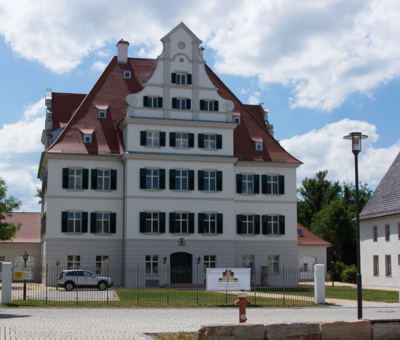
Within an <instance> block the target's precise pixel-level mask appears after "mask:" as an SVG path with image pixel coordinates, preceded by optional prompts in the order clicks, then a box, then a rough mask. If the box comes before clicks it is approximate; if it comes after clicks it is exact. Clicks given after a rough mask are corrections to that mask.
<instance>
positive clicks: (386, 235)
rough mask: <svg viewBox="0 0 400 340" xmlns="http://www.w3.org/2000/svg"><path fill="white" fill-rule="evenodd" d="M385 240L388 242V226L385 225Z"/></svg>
mask: <svg viewBox="0 0 400 340" xmlns="http://www.w3.org/2000/svg"><path fill="white" fill-rule="evenodd" d="M385 240H386V241H390V225H389V224H386V225H385Z"/></svg>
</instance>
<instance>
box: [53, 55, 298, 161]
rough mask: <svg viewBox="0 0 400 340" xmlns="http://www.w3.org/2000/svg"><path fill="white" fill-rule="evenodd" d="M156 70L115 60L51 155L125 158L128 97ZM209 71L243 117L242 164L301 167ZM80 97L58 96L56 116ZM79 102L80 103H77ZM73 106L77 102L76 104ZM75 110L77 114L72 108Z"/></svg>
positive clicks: (150, 62)
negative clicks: (87, 137)
mask: <svg viewBox="0 0 400 340" xmlns="http://www.w3.org/2000/svg"><path fill="white" fill-rule="evenodd" d="M156 66H157V60H155V59H138V58H128V63H127V64H118V63H117V57H114V58H113V59H112V60H111V62H110V63H109V65H108V66H107V67H106V69H105V70H104V72H103V74H102V75H101V76H100V78H99V79H98V81H97V82H96V84H95V85H94V87H93V88H92V90H91V91H90V93H89V94H88V95H87V96H85V95H79V96H81V97H80V99H81V100H82V102H81V104H80V106H79V109H78V110H77V112H76V113H75V115H74V116H73V117H72V118H71V119H70V120H69V123H68V125H67V126H66V127H65V129H64V130H63V132H62V133H61V134H60V136H59V137H58V138H57V140H56V141H55V142H54V143H53V144H52V145H51V146H50V147H49V148H48V149H47V150H46V152H55V153H60V152H63V153H89V154H120V153H122V152H123V143H122V142H123V141H122V133H121V131H120V130H117V129H116V126H117V124H118V122H119V121H120V120H121V119H122V118H123V117H125V116H126V112H127V104H126V102H125V98H126V96H127V95H128V94H130V93H137V92H139V91H141V90H142V89H143V86H142V84H143V82H144V80H145V79H146V78H148V77H149V76H150V75H152V74H153V72H154V70H155V68H156ZM122 69H123V70H131V71H132V77H131V79H124V77H123V74H122V72H121V70H122ZM206 72H207V74H208V75H209V77H210V79H211V81H212V82H213V83H214V85H215V86H216V87H217V88H218V93H219V94H220V95H221V96H222V97H223V98H225V99H228V100H231V101H233V102H234V103H235V108H234V112H233V113H234V114H240V115H241V124H240V125H239V126H238V127H237V128H236V130H235V132H234V155H235V156H236V157H238V158H239V160H242V161H272V162H288V163H297V164H298V163H301V162H300V161H299V160H297V159H296V158H294V157H293V156H291V155H290V154H289V153H288V152H286V151H285V150H284V149H283V148H282V146H281V145H280V144H279V143H278V142H277V141H276V140H275V139H274V138H273V137H272V136H271V135H270V134H269V132H268V131H267V130H266V127H265V124H264V118H263V116H262V112H261V110H260V109H259V107H258V106H257V105H243V104H242V103H241V102H240V100H239V99H238V98H236V96H235V95H234V94H233V93H232V92H231V91H230V90H229V89H228V88H227V87H226V85H225V84H224V83H223V82H222V81H221V80H220V79H219V78H218V76H217V75H216V74H215V73H214V72H213V71H212V70H211V69H210V68H209V67H208V66H206ZM77 96H78V95H71V97H70V98H69V96H68V95H67V94H57V95H56V96H55V97H53V98H54V104H53V116H54V120H56V116H57V115H58V109H57V108H58V107H61V106H62V104H60V103H58V101H60V100H61V99H62V100H63V102H67V103H69V104H70V105H69V107H68V109H66V108H64V109H62V119H61V118H60V119H59V120H60V121H65V119H66V118H67V117H66V116H67V113H68V111H69V114H70V111H72V110H74V109H73V108H72V107H75V108H76V106H77V102H78V101H79V98H78V97H77ZM75 100H76V101H75ZM72 103H74V104H73V105H72ZM100 106H108V109H107V118H106V119H98V118H97V111H96V107H100ZM257 107H258V109H257ZM71 108H72V109H71ZM86 129H94V133H93V136H92V143H90V144H85V143H83V139H82V135H81V133H80V131H84V130H86ZM254 141H262V142H263V145H264V147H263V151H256V150H255V146H254Z"/></svg>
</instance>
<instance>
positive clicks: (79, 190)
mask: <svg viewBox="0 0 400 340" xmlns="http://www.w3.org/2000/svg"><path fill="white" fill-rule="evenodd" d="M65 190H67V191H78V192H81V191H85V190H89V189H65Z"/></svg>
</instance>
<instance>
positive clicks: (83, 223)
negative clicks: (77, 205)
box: [82, 212, 88, 233]
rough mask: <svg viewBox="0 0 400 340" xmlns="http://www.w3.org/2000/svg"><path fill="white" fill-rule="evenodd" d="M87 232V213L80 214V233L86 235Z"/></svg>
mask: <svg viewBox="0 0 400 340" xmlns="http://www.w3.org/2000/svg"><path fill="white" fill-rule="evenodd" d="M87 231H88V213H87V212H83V213H82V233H87Z"/></svg>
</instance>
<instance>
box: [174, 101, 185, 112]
mask: <svg viewBox="0 0 400 340" xmlns="http://www.w3.org/2000/svg"><path fill="white" fill-rule="evenodd" d="M176 108H177V109H178V110H186V99H182V98H181V99H180V98H177V99H176Z"/></svg>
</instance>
